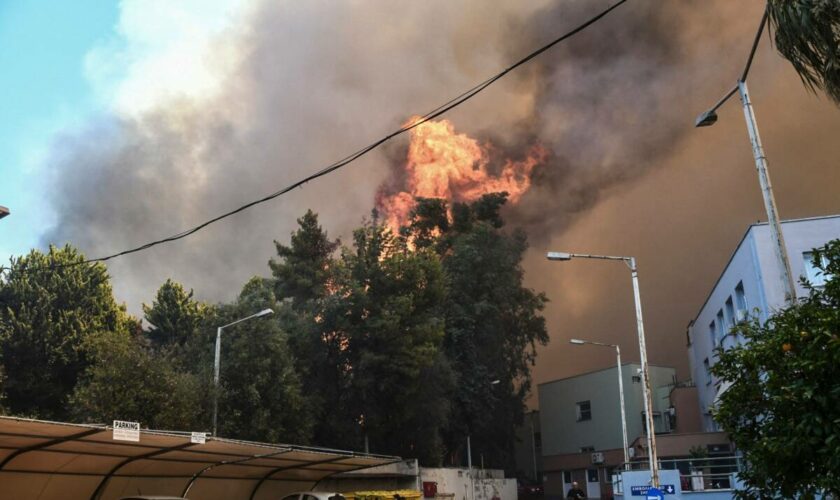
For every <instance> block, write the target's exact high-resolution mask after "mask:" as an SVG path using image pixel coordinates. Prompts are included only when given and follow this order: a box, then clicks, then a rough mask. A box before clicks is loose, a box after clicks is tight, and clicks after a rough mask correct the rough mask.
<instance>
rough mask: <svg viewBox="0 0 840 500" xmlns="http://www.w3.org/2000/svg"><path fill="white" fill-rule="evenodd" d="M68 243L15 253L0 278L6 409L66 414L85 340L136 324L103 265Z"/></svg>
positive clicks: (85, 360) (85, 361) (84, 357)
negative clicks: (20, 254) (120, 302)
mask: <svg viewBox="0 0 840 500" xmlns="http://www.w3.org/2000/svg"><path fill="white" fill-rule="evenodd" d="M84 260H85V258H84V256H83V255H82V254H80V253H79V252H77V251H76V250H75V249H73V248H71V247H69V246H68V247H64V248H56V247H53V246H51V247H50V248H49V250H48V251H47V252H46V253H43V252H39V251H37V250H33V251H31V252H30V253H29V254H28V255H26V256H23V257H20V258H13V259H12V261H11V264H10V266H9V267H10V269H9V270H8V271H7V272H6V273H5V275H4V276H3V278H2V281H0V358H2V364H3V366H4V371H5V374H6V380H5V381H4V384H3V389H4V392H5V402H4V403H5V406H6V408H7V409H8V410H9V411H11V412H12V413H14V414H18V415H31V416H37V417H41V418H49V419H59V420H62V419H66V418H67V417H68V415H69V413H68V412H69V410H68V406H67V403H68V397H69V396H70V394H71V393H72V391H73V389H74V387H75V386H76V382H77V381H78V379H79V376H80V375H81V374H82V373H83V372H84V370H85V369H86V367H87V366H88V365H89V364H90V359H89V353H88V352H87V350H86V346H87V343H86V340H87V339H88V338H89V337H91V336H93V335H100V334H102V335H105V334H110V335H127V334H128V333H129V332H131V333H133V332H135V331H136V330H137V329H138V328H139V325H138V324H137V322H136V321H135V320H133V319H132V318H130V317H129V316H128V315H127V314H126V313H125V311H124V309H123V308H122V307H120V306H119V305H117V303H116V301H115V300H114V297H113V294H112V291H111V284H110V280H109V277H108V273H107V271H106V269H105V266H104V265H102V264H85V263H83V261H84Z"/></svg>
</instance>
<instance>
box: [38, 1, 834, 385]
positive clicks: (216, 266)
mask: <svg viewBox="0 0 840 500" xmlns="http://www.w3.org/2000/svg"><path fill="white" fill-rule="evenodd" d="M609 3H610V2H606V1H603V2H602V1H598V2H592V1H582V0H575V1H562V2H548V1H547V0H545V1H540V2H531V3H528V4H523V3H522V2H513V1H511V2H503V3H501V4H498V5H494V8H492V9H487V8H486V6H485V4H484V3H482V2H478V1H470V2H457V3H456V2H443V1H433V2H422V3H413V4H394V3H375V4H374V3H361V2H359V3H350V2H348V3H334V2H326V1H323V2H305V3H300V2H298V3H287V2H268V1H263V2H253V3H250V4H247V5H246V6H245V7H241V8H240V9H239V10H238V11H237V13H236V15H235V16H233V19H234V20H235V22H231V23H230V25H228V26H226V27H225V28H224V29H220V30H218V31H217V32H216V33H214V34H213V35H212V36H209V37H208V38H207V46H206V47H205V50H204V52H202V55H203V58H204V59H203V60H202V61H203V66H202V67H203V68H205V69H206V71H207V74H206V75H203V79H200V82H203V83H202V85H201V90H202V92H201V93H200V94H194V93H191V92H190V91H189V88H187V89H184V88H179V89H178V91H177V92H167V91H166V89H165V88H164V89H163V90H161V91H159V92H151V91H150V92H145V91H147V90H149V89H151V90H155V85H156V81H155V79H154V77H153V76H150V72H153V71H154V70H155V67H156V66H155V65H154V64H149V65H146V66H144V65H142V64H138V65H135V67H134V70H133V71H129V72H126V73H127V74H126V75H125V76H123V78H124V81H123V82H122V88H123V89H126V88H127V89H129V90H131V89H138V88H140V89H142V90H143V91H144V92H143V93H141V94H140V95H141V96H142V97H143V99H140V100H138V104H137V106H132V104H133V103H134V101H132V100H131V98H130V96H131V93H128V94H127V95H128V96H129V98H123V100H122V104H121V106H120V107H116V108H115V109H114V110H113V111H112V112H111V113H109V114H107V115H104V116H101V117H98V118H97V119H96V120H93V121H91V122H90V123H89V124H88V125H87V127H86V128H85V129H84V130H82V131H76V132H72V133H67V134H65V135H64V136H62V137H60V138H58V139H57V140H56V141H55V143H54V146H53V148H52V151H51V155H50V166H51V169H50V170H51V172H52V178H51V183H50V196H49V199H48V202H49V203H50V204H51V205H52V207H53V209H54V210H55V212H56V213H57V214H58V223H57V224H56V226H55V227H54V228H53V229H52V230H50V231H49V232H48V233H47V234H46V235H45V236H44V238H43V242H44V244H46V243H56V244H62V243H64V242H70V243H72V244H74V245H76V246H78V247H79V248H80V249H81V250H82V251H84V252H85V253H86V254H87V255H88V256H90V257H95V256H99V255H102V254H107V253H111V252H113V251H116V250H121V249H124V248H128V247H133V246H136V245H137V244H140V243H144V242H147V241H150V240H154V239H158V238H160V237H163V236H168V235H171V234H174V233H177V232H179V231H181V230H183V229H186V228H189V227H191V226H193V225H195V224H197V223H199V222H201V221H203V220H206V219H207V218H209V217H212V216H215V215H217V214H219V213H221V212H224V211H227V210H229V209H232V208H235V207H237V206H239V205H241V204H243V203H245V202H248V201H250V200H252V199H255V198H258V197H261V196H264V195H265V194H267V193H269V192H272V191H274V190H276V189H278V188H280V187H282V186H284V185H287V184H289V183H291V182H293V181H294V180H297V179H298V178H301V177H303V176H305V175H306V174H308V173H311V172H313V171H315V170H317V169H319V168H320V167H322V166H324V165H326V164H329V163H331V162H332V161H334V160H335V159H337V158H341V157H343V156H344V155H346V154H347V153H348V152H350V151H354V150H356V149H357V148H358V147H360V146H362V145H365V144H367V143H369V142H371V141H372V140H374V139H376V138H378V137H380V136H382V135H383V134H384V133H386V132H388V131H390V130H392V129H394V128H395V127H397V126H399V125H400V124H402V123H404V122H405V121H406V120H407V119H409V118H410V117H411V116H412V115H413V114H416V113H422V112H425V111H427V110H429V109H432V108H434V107H435V106H437V105H438V104H440V103H441V102H443V101H446V100H448V99H449V98H451V97H452V96H454V95H457V94H458V93H460V92H461V91H462V90H464V89H466V88H468V87H470V86H472V85H473V84H475V83H476V82H479V81H482V80H484V79H485V78H486V77H487V76H489V75H491V74H493V73H494V72H496V71H498V70H499V69H501V68H503V67H505V66H506V65H508V64H509V63H511V62H512V61H514V60H515V59H517V58H518V57H520V56H521V55H523V54H525V53H527V52H529V51H530V50H533V49H534V48H536V47H538V46H540V45H542V44H543V43H546V42H547V41H549V40H551V39H553V38H555V37H556V36H558V35H559V34H561V33H563V32H565V31H566V30H568V29H569V28H571V27H573V26H575V25H576V24H578V23H579V22H581V21H583V20H584V19H586V18H588V17H589V16H591V15H593V14H594V13H595V12H597V11H599V10H601V9H603V8H604V7H605V6H607V5H608V4H609ZM754 3H755V5H750V6H749V7H746V6H744V5H740V4H739V5H733V4H732V2H726V1H724V0H716V1H714V2H700V1H689V2H681V3H676V2H671V3H663V2H655V1H652V0H636V1H633V2H628V3H627V4H625V5H624V6H622V7H621V8H619V9H617V10H616V11H615V12H614V13H612V14H610V15H609V16H607V17H606V18H604V19H603V20H602V21H600V22H599V23H596V24H595V25H593V26H592V27H590V28H589V29H588V30H586V31H585V32H583V33H581V34H579V35H577V36H576V37H574V38H573V39H571V40H570V41H569V42H568V43H565V44H562V45H560V46H558V47H557V48H555V49H553V50H551V51H549V52H547V53H545V54H543V55H542V56H540V57H539V58H538V59H536V60H535V61H533V62H531V63H529V64H528V65H527V66H525V67H523V68H521V70H519V71H517V72H515V73H513V74H511V75H510V76H509V77H508V78H505V79H503V80H502V81H500V82H499V83H497V84H496V85H495V86H493V87H491V88H490V89H489V90H488V91H487V92H486V93H484V94H482V95H480V96H478V97H477V98H475V99H474V100H472V101H470V102H468V103H467V104H465V105H464V106H462V107H460V108H457V109H456V110H454V111H453V112H451V113H449V114H448V115H447V116H446V118H447V119H448V120H450V121H451V122H452V123H453V124H454V127H455V129H456V131H457V132H459V133H466V134H468V135H469V136H470V137H474V138H476V140H478V141H480V142H482V143H484V142H486V141H490V142H492V144H493V145H494V148H496V149H497V150H498V151H499V152H500V154H502V156H503V157H505V158H521V157H523V156H525V155H526V154H527V150H528V148H531V147H532V146H533V145H534V144H536V143H538V144H539V145H541V147H543V148H545V149H546V151H547V156H546V160H545V161H544V162H543V163H541V164H540V165H538V166H537V167H536V168H535V169H534V175H533V177H532V178H531V182H530V188H529V190H528V191H527V192H526V193H525V194H524V195H522V197H521V199H520V200H519V202H518V203H517V204H516V206H512V207H510V208H509V209H508V210H507V217H508V225H509V226H510V227H523V228H525V229H526V231H527V232H528V235H529V237H530V239H531V243H532V252H531V254H530V256H529V258H528V260H527V261H526V263H525V269H526V272H527V276H528V279H529V282H530V283H531V286H534V287H535V288H536V289H537V290H540V291H545V292H546V293H547V294H548V295H549V297H550V298H551V299H552V301H553V302H552V304H551V305H550V306H549V309H548V310H547V311H546V316H547V318H548V319H549V326H550V334H551V336H552V344H551V345H549V346H547V347H546V348H544V349H542V350H541V355H540V358H539V360H538V366H537V368H536V371H535V380H536V381H537V382H542V381H545V380H548V379H551V378H556V377H560V376H567V375H570V374H572V373H575V372H576V371H580V370H583V369H591V368H597V367H602V366H608V365H609V353H598V352H586V353H582V352H581V351H580V349H582V348H579V347H578V348H570V347H569V346H568V345H567V344H566V340H567V339H568V338H570V337H575V336H577V337H585V338H591V339H592V340H601V341H611V342H620V343H622V346H626V347H625V350H626V351H627V352H628V354H627V357H628V360H632V359H633V358H634V356H633V353H634V352H635V351H634V349H633V346H634V345H635V344H634V338H635V337H634V336H633V335H634V332H633V331H632V328H631V327H632V325H633V322H632V310H631V309H629V308H631V307H632V302H631V301H630V295H629V290H628V289H627V287H626V286H625V285H627V286H629V278H628V277H626V276H625V275H624V274H623V271H624V270H623V269H621V268H619V269H609V268H604V267H602V266H595V265H589V264H577V263H575V264H572V263H569V264H565V265H563V266H562V267H560V266H559V265H557V264H553V265H549V264H546V263H545V262H544V260H543V258H542V255H544V252H545V250H547V249H548V248H549V247H551V248H552V249H556V250H570V251H587V252H593V253H598V252H602V253H613V254H615V253H624V254H633V255H634V256H636V257H637V258H638V260H639V264H640V267H641V272H642V295H643V301H644V307H645V315H646V321H647V324H648V335H649V340H648V344H649V346H650V349H651V361H652V362H654V363H659V364H668V365H672V366H676V367H677V368H679V369H680V373H681V375H682V376H685V375H687V372H686V371H685V366H686V364H687V360H686V359H685V358H686V356H685V350H684V326H685V324H686V323H687V322H688V320H689V319H691V317H693V316H692V315H693V314H694V312H696V310H697V309H699V307H700V305H701V304H702V298H703V296H704V293H706V292H707V291H708V289H709V287H710V286H711V285H712V284H713V283H714V279H715V278H716V277H717V275H718V274H719V272H720V270H721V269H722V266H723V265H724V264H725V261H726V257H727V256H728V255H729V253H731V251H732V250H733V249H734V246H735V245H736V244H737V239H738V237H739V236H740V234H741V233H742V232H743V230H745V229H746V224H748V223H749V222H753V221H754V220H755V219H756V218H762V217H763V209H762V205H761V201H760V193H759V191H758V188H757V185H756V181H755V178H754V177H755V175H754V169H753V168H752V167H751V162H750V149H749V143H748V141H747V139H746V132H745V131H744V128H743V127H744V125H743V119H742V116H741V114H740V110H739V109H738V106H737V102H732V103H729V104H727V107H726V108H724V109H722V110H721V112H720V115H721V122H720V123H719V124H718V125H716V126H715V127H714V128H713V129H708V130H696V129H694V128H693V119H694V116H695V115H696V114H697V113H699V112H700V111H702V110H703V109H704V108H705V107H707V106H708V105H710V104H712V103H714V102H715V101H716V100H717V99H718V98H719V97H720V96H721V95H722V94H723V93H724V92H725V91H726V90H727V89H728V88H729V87H731V85H732V84H733V83H734V81H735V79H736V78H737V76H738V75H739V74H740V71H741V69H742V65H743V60H744V57H745V56H746V53H747V51H748V50H749V44H750V43H751V41H752V36H753V34H754V30H755V28H756V27H757V24H758V20H759V18H760V15H761V9H762V8H763V3H762V2H754ZM130 4H131V2H127V5H130ZM124 16H127V17H129V19H124V21H125V22H126V24H127V25H129V26H131V25H132V22H134V24H137V22H139V20H146V21H149V20H148V19H146V18H145V17H143V12H141V11H139V10H138V9H133V10H132V9H126V11H125V12H124ZM131 16H135V17H131ZM152 17H153V16H152ZM149 22H151V21H149ZM103 58H104V59H108V53H107V52H106V53H105V54H104V55H103V54H99V59H98V60H100V61H101V59H103ZM94 62H95V61H94ZM106 62H107V61H106ZM144 68H145V69H144ZM750 84H751V86H752V90H753V94H754V99H755V104H756V112H757V114H758V119H759V125H760V126H761V127H762V129H761V130H762V133H763V134H764V136H765V143H766V146H767V149H768V154H769V155H770V165H771V174H772V175H773V176H774V177H773V180H774V184H775V186H776V188H777V198H778V202H779V206H780V211H781V214H782V216H783V217H794V216H805V215H821V214H824V213H829V212H836V211H838V208H840V207H838V206H837V202H836V198H837V197H836V193H837V188H838V187H840V180H838V178H837V174H836V173H835V171H836V168H834V167H836V158H837V157H838V153H840V145H838V144H835V142H836V141H830V140H829V139H830V137H831V134H830V131H831V130H834V131H836V130H837V127H838V125H840V111H838V110H837V109H836V108H834V107H832V106H831V104H830V103H829V102H828V101H827V100H825V99H817V98H815V97H812V96H810V95H809V94H807V92H806V91H805V90H804V89H803V88H802V87H801V85H800V84H799V82H798V80H797V79H796V76H795V75H794V74H793V72H792V70H790V68H789V65H788V64H787V63H786V61H784V60H782V59H781V58H780V57H779V56H777V55H775V54H774V53H773V52H772V50H771V49H770V48H769V44H767V43H766V40H765V41H764V42H763V44H762V46H761V50H760V52H759V57H758V58H757V60H756V64H755V65H754V69H753V74H752V76H751V79H750ZM162 85H163V84H162ZM835 134H836V132H835ZM407 149H408V140H407V138H401V139H398V140H396V141H394V142H392V143H390V144H388V145H387V146H386V147H385V148H383V149H381V150H378V151H375V152H374V153H372V154H371V155H369V156H367V157H365V158H364V159H362V160H360V161H358V162H356V163H353V164H351V165H349V166H348V167H346V168H345V169H343V170H341V171H339V172H336V173H335V174H333V175H330V176H327V177H325V178H322V179H320V180H318V181H315V182H313V183H311V184H308V185H306V186H304V187H303V188H302V189H299V190H297V191H295V192H293V193H290V194H289V195H287V196H284V197H281V198H279V199H276V200H274V201H271V202H269V203H267V204H264V205H261V206H258V207H256V208H253V209H251V210H249V211H247V212H244V213H241V214H238V215H236V216H234V217H231V218H230V219H227V220H225V221H223V222H220V223H218V224H216V225H214V226H211V227H209V228H208V229H206V230H204V231H202V232H200V233H197V234H196V235H194V236H191V237H189V238H187V239H185V240H182V241H179V242H175V243H172V244H169V245H165V246H161V247H156V248H154V249H151V250H149V251H146V252H143V253H140V254H136V255H132V256H128V257H125V258H121V259H119V260H117V261H113V262H110V263H109V264H108V265H109V270H110V271H111V274H112V276H113V277H114V287H115V292H116V294H117V296H118V298H119V299H120V300H124V301H126V303H127V304H128V307H129V310H131V311H135V312H136V311H139V309H140V304H141V303H142V302H147V303H148V302H150V301H151V299H152V297H153V294H154V292H155V290H156V289H157V288H158V287H159V286H160V284H161V283H163V282H164V281H165V280H166V279H167V278H169V277H171V278H173V279H176V280H178V281H180V282H182V283H184V284H185V285H186V286H188V287H190V288H193V289H194V290H195V291H196V294H197V296H198V297H199V298H201V299H203V300H207V301H211V302H215V301H226V300H231V299H232V298H233V297H235V295H236V294H237V293H238V291H239V289H240V287H241V286H242V284H244V283H245V281H246V280H247V279H248V278H249V277H250V276H252V275H255V274H259V275H267V274H268V273H269V270H268V267H267V261H268V259H269V258H271V257H272V256H273V251H274V246H273V240H274V239H277V240H280V241H286V240H287V239H288V235H289V234H290V233H291V232H292V231H293V230H294V229H295V226H296V224H295V220H296V218H297V217H299V216H300V215H302V214H303V213H304V212H305V211H306V210H307V209H310V208H311V209H313V210H314V211H316V212H318V213H319V214H320V215H321V221H322V224H323V225H324V227H325V229H327V230H328V231H329V232H330V234H331V235H332V236H341V237H343V239H345V240H346V239H347V236H349V231H350V230H352V228H354V227H356V226H357V225H358V224H359V223H360V222H361V220H362V218H363V217H365V216H368V215H369V213H370V210H371V209H372V208H373V207H374V203H375V199H376V194H377V192H378V191H379V189H380V188H381V186H382V185H383V183H386V182H388V180H389V179H390V175H391V172H392V171H393V169H394V168H402V167H403V166H404V164H405V161H406V160H405V155H406V152H407ZM774 155H775V156H774ZM809 183H810V185H809V186H808V187H807V188H804V187H803V186H805V185H808V184H809ZM625 281H627V282H625ZM628 314H629V315H630V316H627V315H628Z"/></svg>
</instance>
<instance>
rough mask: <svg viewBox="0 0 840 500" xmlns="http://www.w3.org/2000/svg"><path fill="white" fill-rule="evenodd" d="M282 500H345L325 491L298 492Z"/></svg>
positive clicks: (340, 496) (339, 495)
mask: <svg viewBox="0 0 840 500" xmlns="http://www.w3.org/2000/svg"><path fill="white" fill-rule="evenodd" d="M282 500H347V499H346V498H345V497H344V495H342V494H341V493H332V492H325V491H299V492H297V493H290V494H288V495H286V496H284V497H283V499H282Z"/></svg>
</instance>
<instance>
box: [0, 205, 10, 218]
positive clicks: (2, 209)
mask: <svg viewBox="0 0 840 500" xmlns="http://www.w3.org/2000/svg"><path fill="white" fill-rule="evenodd" d="M7 215H9V209H8V208H6V207H4V206H3V205H0V219H2V218H3V217H5V216H7Z"/></svg>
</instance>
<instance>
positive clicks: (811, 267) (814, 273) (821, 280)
mask: <svg viewBox="0 0 840 500" xmlns="http://www.w3.org/2000/svg"><path fill="white" fill-rule="evenodd" d="M802 259H803V260H804V261H805V278H806V279H807V280H808V282H809V283H811V284H812V285H814V286H824V285H825V282H826V279H827V278H829V276H826V275H825V274H824V273H823V270H822V269H820V268H819V267H818V266H817V264H821V265H822V266H823V267H825V266H826V265H827V264H828V260H827V259H826V258H825V257H824V256H823V258H822V259H821V262H817V256H816V255H814V253H813V252H805V253H803V254H802Z"/></svg>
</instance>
